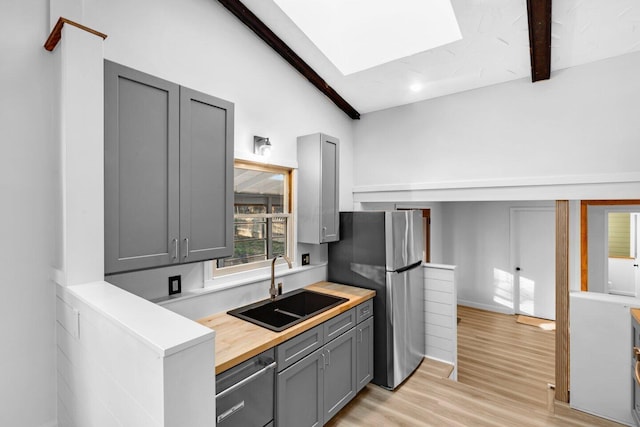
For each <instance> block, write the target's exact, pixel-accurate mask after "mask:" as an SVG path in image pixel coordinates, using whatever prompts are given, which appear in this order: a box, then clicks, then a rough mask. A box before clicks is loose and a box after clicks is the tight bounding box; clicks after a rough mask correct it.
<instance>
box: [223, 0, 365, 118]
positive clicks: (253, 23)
mask: <svg viewBox="0 0 640 427" xmlns="http://www.w3.org/2000/svg"><path fill="white" fill-rule="evenodd" d="M218 1H219V2H220V3H221V4H222V5H223V6H224V7H226V8H227V9H228V10H229V11H230V12H231V13H233V14H234V15H235V16H236V17H237V18H238V19H239V20H240V21H242V23H243V24H245V25H246V26H247V27H249V28H250V29H251V30H252V31H253V32H254V33H256V35H257V36H258V37H260V38H261V39H262V40H264V41H265V42H266V43H267V44H268V45H269V46H271V48H272V49H273V50H275V51H276V52H277V53H278V54H279V55H280V56H282V57H283V58H284V59H285V60H286V61H287V62H288V63H289V64H291V65H292V66H293V68H295V69H296V70H298V71H299V72H300V74H302V75H303V76H305V77H306V78H307V80H309V81H310V82H311V83H312V84H313V85H314V86H315V87H317V88H318V89H319V90H320V92H322V93H324V94H325V95H326V96H327V97H328V98H329V99H330V100H331V101H333V103H334V104H336V105H337V106H338V107H339V108H340V109H341V110H342V111H344V112H345V113H346V114H347V115H348V116H349V117H351V118H352V119H354V120H356V119H359V118H360V113H358V112H357V111H356V109H355V108H353V107H352V106H351V105H349V103H348V102H347V101H345V99H344V98H342V97H341V96H340V95H339V94H338V92H336V91H335V90H334V89H333V88H332V87H331V86H329V85H328V84H327V82H325V81H324V80H323V79H322V77H320V76H319V75H318V73H316V72H315V71H314V70H313V68H311V67H310V66H309V64H307V63H306V62H305V61H304V60H303V59H302V58H300V57H299V56H298V55H297V54H296V53H295V52H294V51H293V50H292V49H291V48H290V47H289V46H288V45H287V44H286V43H285V42H284V41H282V39H281V38H280V37H278V36H277V35H275V34H274V32H273V31H271V29H270V28H269V27H267V26H266V25H265V23H264V22H262V21H261V20H260V19H259V18H258V17H257V16H256V15H254V14H253V12H251V11H250V10H249V9H247V7H246V6H245V5H244V4H242V2H240V1H239V0H218Z"/></svg>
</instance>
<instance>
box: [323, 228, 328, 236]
mask: <svg viewBox="0 0 640 427" xmlns="http://www.w3.org/2000/svg"><path fill="white" fill-rule="evenodd" d="M322 237H327V227H322Z"/></svg>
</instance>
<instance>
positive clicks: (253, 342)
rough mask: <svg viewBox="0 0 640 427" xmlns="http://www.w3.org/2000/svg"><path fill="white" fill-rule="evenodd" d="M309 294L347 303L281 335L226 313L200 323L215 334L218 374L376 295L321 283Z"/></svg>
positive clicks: (335, 284) (365, 290)
mask: <svg viewBox="0 0 640 427" xmlns="http://www.w3.org/2000/svg"><path fill="white" fill-rule="evenodd" d="M305 289H308V290H310V291H316V292H321V293H325V294H330V295H335V296H338V297H342V298H347V299H348V301H347V302H344V303H342V304H340V305H338V306H336V307H333V308H331V309H329V310H327V311H325V312H323V313H320V314H318V315H317V316H314V317H312V318H310V319H307V320H305V321H304V322H301V323H298V324H297V325H294V326H292V327H290V328H288V329H286V330H284V331H282V332H274V331H270V330H269V329H265V328H263V327H261V326H257V325H254V324H253V323H250V322H247V321H245V320H242V319H238V318H237V317H233V316H230V315H228V314H227V313H226V312H225V313H217V314H212V315H211V316H207V317H203V318H202V319H198V320H197V322H198V323H200V324H202V325H204V326H207V327H209V328H211V329H213V330H215V331H216V374H219V373H221V372H224V371H226V370H227V369H229V368H232V367H234V366H235V365H237V364H239V363H242V362H244V361H245V360H248V359H250V358H252V357H253V356H255V355H257V354H260V353H262V352H263V351H265V350H268V349H270V348H272V347H275V346H276V345H278V344H280V343H283V342H285V341H286V340H288V339H290V338H293V337H295V336H296V335H298V334H301V333H302V332H304V331H306V330H308V329H311V328H313V327H314V326H316V325H319V324H320V323H322V322H325V321H326V320H329V319H330V318H332V317H334V316H337V315H338V314H340V313H343V312H345V311H347V310H349V309H350V308H352V307H355V306H356V305H358V304H360V303H362V302H364V301H367V300H369V299H371V298H373V297H374V296H375V294H376V292H375V291H372V290H370V289H362V288H356V287H353V286H347V285H340V284H338V283H331V282H318V283H314V284H313V285H309V286H306V287H305Z"/></svg>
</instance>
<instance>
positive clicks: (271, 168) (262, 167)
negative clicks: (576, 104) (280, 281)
mask: <svg viewBox="0 0 640 427" xmlns="http://www.w3.org/2000/svg"><path fill="white" fill-rule="evenodd" d="M233 168H234V170H235V169H236V168H240V169H249V170H254V171H258V172H267V173H274V174H282V175H284V178H285V179H284V194H283V197H282V201H283V209H282V210H283V213H278V214H272V213H266V214H257V215H258V216H260V217H265V218H267V219H269V218H273V217H286V218H287V237H286V255H287V257H288V258H289V259H290V260H293V259H294V251H295V247H294V246H295V241H294V230H295V228H294V221H295V212H294V207H293V172H294V169H293V168H290V167H285V166H277V165H267V164H264V163H258V162H252V161H248V160H238V159H236V160H235V161H234V163H233ZM234 175H235V174H234ZM234 188H235V185H234ZM234 194H235V190H234ZM234 205H235V196H234ZM241 215H242V216H243V217H247V218H248V217H252V216H256V214H241ZM235 218H236V214H235V209H234V222H235ZM270 238H271V237H270ZM234 240H235V239H234ZM268 244H269V242H268ZM234 246H235V243H234ZM282 262H284V260H278V264H279V263H282ZM210 264H211V265H210V267H208V268H207V267H205V268H207V270H208V271H209V272H210V276H209V277H210V279H214V278H220V277H224V276H228V275H231V274H235V273H241V272H247V271H252V270H258V269H261V268H266V267H269V266H270V264H271V259H266V260H262V261H254V262H249V263H245V264H238V265H231V266H228V267H218V262H217V260H212V261H211V262H210Z"/></svg>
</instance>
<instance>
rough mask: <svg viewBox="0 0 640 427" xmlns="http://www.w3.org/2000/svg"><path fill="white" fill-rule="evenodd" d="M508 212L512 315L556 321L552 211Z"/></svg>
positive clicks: (518, 209) (536, 209)
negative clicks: (511, 269) (509, 213)
mask: <svg viewBox="0 0 640 427" xmlns="http://www.w3.org/2000/svg"><path fill="white" fill-rule="evenodd" d="M510 211H511V224H510V230H511V238H510V246H511V265H512V268H513V309H514V312H515V314H524V315H527V316H532V317H539V318H543V319H550V320H555V310H556V300H555V288H556V282H555V281H556V278H555V209H554V208H511V210H510Z"/></svg>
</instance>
